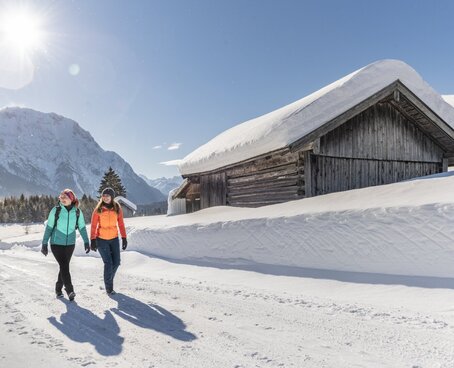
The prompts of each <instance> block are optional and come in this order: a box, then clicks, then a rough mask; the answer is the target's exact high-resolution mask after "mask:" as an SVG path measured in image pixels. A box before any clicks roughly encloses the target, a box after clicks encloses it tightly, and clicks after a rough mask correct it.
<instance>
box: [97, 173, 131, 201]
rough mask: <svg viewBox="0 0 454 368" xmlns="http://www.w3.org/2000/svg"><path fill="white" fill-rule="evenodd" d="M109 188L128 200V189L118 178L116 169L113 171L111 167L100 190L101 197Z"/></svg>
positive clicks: (105, 174) (103, 179)
mask: <svg viewBox="0 0 454 368" xmlns="http://www.w3.org/2000/svg"><path fill="white" fill-rule="evenodd" d="M109 187H110V188H112V189H113V190H114V191H115V194H116V195H117V196H123V197H125V198H126V188H125V187H124V186H123V184H121V179H120V176H118V174H117V173H116V172H115V170H114V169H112V167H109V170H107V171H106V172H105V173H104V176H103V178H102V180H101V184H100V186H99V189H98V193H99V195H101V193H102V191H103V190H104V189H106V188H109Z"/></svg>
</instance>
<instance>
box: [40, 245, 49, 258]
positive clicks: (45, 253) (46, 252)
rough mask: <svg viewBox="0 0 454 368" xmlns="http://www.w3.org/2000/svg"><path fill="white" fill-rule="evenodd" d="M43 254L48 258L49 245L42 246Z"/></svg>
mask: <svg viewBox="0 0 454 368" xmlns="http://www.w3.org/2000/svg"><path fill="white" fill-rule="evenodd" d="M41 253H42V254H44V255H45V256H47V254H48V253H49V249H47V244H43V245H42V246H41Z"/></svg>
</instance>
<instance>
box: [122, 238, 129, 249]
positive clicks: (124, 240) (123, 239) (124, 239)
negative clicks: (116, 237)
mask: <svg viewBox="0 0 454 368" xmlns="http://www.w3.org/2000/svg"><path fill="white" fill-rule="evenodd" d="M127 247H128V241H127V240H126V238H121V249H123V250H125V249H126V248H127Z"/></svg>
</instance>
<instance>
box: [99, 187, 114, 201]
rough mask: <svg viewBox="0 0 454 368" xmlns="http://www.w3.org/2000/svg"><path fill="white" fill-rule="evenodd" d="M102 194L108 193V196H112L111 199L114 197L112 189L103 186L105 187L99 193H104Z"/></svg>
mask: <svg viewBox="0 0 454 368" xmlns="http://www.w3.org/2000/svg"><path fill="white" fill-rule="evenodd" d="M104 194H107V195H110V196H111V197H112V199H114V198H115V191H114V190H113V189H112V188H105V189H104V190H103V191H102V194H101V195H104Z"/></svg>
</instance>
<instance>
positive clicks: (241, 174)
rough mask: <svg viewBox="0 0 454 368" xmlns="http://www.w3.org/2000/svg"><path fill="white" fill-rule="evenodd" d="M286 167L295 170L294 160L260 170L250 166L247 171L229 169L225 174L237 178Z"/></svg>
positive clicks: (230, 177)
mask: <svg viewBox="0 0 454 368" xmlns="http://www.w3.org/2000/svg"><path fill="white" fill-rule="evenodd" d="M287 169H293V170H295V171H296V170H297V162H296V160H294V161H292V162H289V163H285V164H282V165H275V166H268V167H263V168H262V169H260V170H257V169H255V168H252V167H251V170H249V171H246V170H244V169H241V170H237V171H234V170H231V171H229V172H227V173H226V175H227V178H228V179H238V178H243V177H250V176H253V175H261V174H267V173H272V172H277V171H280V170H287Z"/></svg>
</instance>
